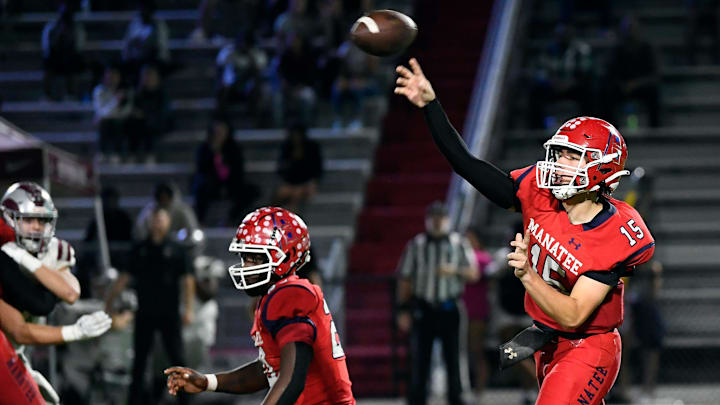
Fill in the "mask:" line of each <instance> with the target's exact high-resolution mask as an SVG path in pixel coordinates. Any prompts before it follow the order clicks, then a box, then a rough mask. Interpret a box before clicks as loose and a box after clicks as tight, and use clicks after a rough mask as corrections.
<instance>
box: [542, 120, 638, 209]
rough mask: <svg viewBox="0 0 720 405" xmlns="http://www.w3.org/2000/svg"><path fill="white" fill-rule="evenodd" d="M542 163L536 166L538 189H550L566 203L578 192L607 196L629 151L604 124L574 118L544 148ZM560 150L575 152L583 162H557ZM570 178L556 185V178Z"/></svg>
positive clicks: (603, 122) (620, 172)
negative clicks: (590, 192) (597, 193)
mask: <svg viewBox="0 0 720 405" xmlns="http://www.w3.org/2000/svg"><path fill="white" fill-rule="evenodd" d="M543 146H544V147H545V160H544V161H539V162H537V164H536V166H535V170H536V173H537V176H536V179H537V185H538V187H539V188H546V189H550V190H551V191H552V193H553V195H554V196H555V197H556V198H558V199H560V200H566V199H568V198H570V197H572V196H574V195H576V194H577V193H579V192H583V191H599V193H600V194H610V193H612V191H614V190H615V189H616V188H617V186H618V184H619V181H620V177H621V176H625V175H628V174H630V172H629V171H628V170H625V161H626V160H627V156H628V151H627V146H626V145H625V140H624V139H623V137H622V135H620V132H618V130H617V129H615V127H614V126H612V124H610V123H609V122H607V121H604V120H601V119H598V118H593V117H577V118H573V119H571V120H569V121H567V122H566V123H565V124H563V125H562V126H561V127H560V128H559V129H558V130H557V132H555V135H553V136H552V138H550V139H549V140H548V141H547V142H545V144H544V145H543ZM563 149H568V150H571V151H573V152H578V153H579V154H580V157H581V158H584V160H585V163H586V164H585V165H584V166H583V165H582V159H578V160H577V163H573V164H564V163H562V162H559V160H560V159H559V158H560V155H561V152H562V150H563ZM560 176H566V177H571V179H570V181H569V182H567V181H559V180H558V177H560Z"/></svg>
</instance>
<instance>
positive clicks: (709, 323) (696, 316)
mask: <svg viewBox="0 0 720 405" xmlns="http://www.w3.org/2000/svg"><path fill="white" fill-rule="evenodd" d="M659 302H660V309H661V311H662V313H663V315H664V316H665V322H666V327H667V331H668V335H669V336H671V337H672V338H673V339H676V340H677V341H678V342H680V341H681V339H691V338H694V339H698V341H699V339H707V338H715V339H717V340H716V342H715V344H714V345H713V346H715V347H720V339H719V338H720V314H718V312H717V310H716V309H713V308H717V307H718V305H720V293H718V289H717V288H709V287H695V288H674V287H669V288H666V289H664V290H663V291H662V294H661V295H660V297H659Z"/></svg>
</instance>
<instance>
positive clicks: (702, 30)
mask: <svg viewBox="0 0 720 405" xmlns="http://www.w3.org/2000/svg"><path fill="white" fill-rule="evenodd" d="M685 6H686V8H687V20H686V23H685V35H686V41H685V51H686V52H687V59H688V63H689V64H691V65H696V64H697V48H698V44H699V43H700V36H701V35H702V34H705V35H707V36H709V37H710V39H711V41H712V50H711V57H712V62H713V63H714V64H716V65H717V64H718V63H720V21H719V20H720V1H718V0H685Z"/></svg>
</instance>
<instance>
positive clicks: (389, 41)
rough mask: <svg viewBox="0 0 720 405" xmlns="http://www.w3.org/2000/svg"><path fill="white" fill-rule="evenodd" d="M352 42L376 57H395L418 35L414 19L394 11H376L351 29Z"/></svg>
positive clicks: (365, 16) (361, 18)
mask: <svg viewBox="0 0 720 405" xmlns="http://www.w3.org/2000/svg"><path fill="white" fill-rule="evenodd" d="M350 35H351V38H352V42H353V43H354V44H355V45H357V46H358V48H360V49H362V50H363V51H365V52H367V53H369V54H371V55H375V56H390V55H395V54H398V53H400V52H402V51H403V50H405V48H407V47H408V46H409V45H410V44H411V43H412V42H413V40H415V36H416V35H417V25H416V24H415V21H413V20H412V18H410V17H408V16H406V15H405V14H403V13H399V12H397V11H393V10H375V11H372V12H370V13H368V14H366V15H364V16H362V17H360V18H358V19H357V21H355V24H353V26H352V28H351V29H350Z"/></svg>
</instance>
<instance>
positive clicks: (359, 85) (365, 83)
mask: <svg viewBox="0 0 720 405" xmlns="http://www.w3.org/2000/svg"><path fill="white" fill-rule="evenodd" d="M338 57H339V58H340V60H341V62H340V74H339V76H338V77H337V79H336V80H335V83H334V85H333V89H332V103H333V108H334V110H335V115H336V119H335V123H334V125H333V126H334V127H335V128H340V127H344V126H346V125H347V126H348V127H349V128H350V129H357V128H361V127H362V107H363V101H364V100H365V99H366V98H367V97H370V96H373V95H375V94H377V93H378V92H379V85H378V80H377V74H378V66H379V59H378V58H377V57H375V56H371V55H368V54H367V53H365V52H363V51H361V50H360V49H359V48H358V47H356V46H355V45H353V44H352V42H350V41H349V40H348V41H345V42H344V43H343V44H342V45H341V46H340V48H338Z"/></svg>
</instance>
